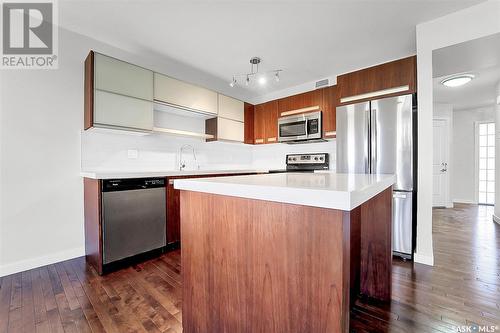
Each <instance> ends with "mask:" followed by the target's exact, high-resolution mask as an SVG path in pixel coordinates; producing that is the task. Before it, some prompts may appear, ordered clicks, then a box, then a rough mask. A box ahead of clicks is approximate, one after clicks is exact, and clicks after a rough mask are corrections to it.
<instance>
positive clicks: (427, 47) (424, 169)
mask: <svg viewBox="0 0 500 333" xmlns="http://www.w3.org/2000/svg"><path fill="white" fill-rule="evenodd" d="M498 32H500V2H499V1H495V0H490V1H487V2H484V3H481V4H479V5H476V6H473V7H470V8H467V9H464V10H461V11H458V12H455V13H452V14H450V15H446V16H443V17H441V18H438V19H436V20H433V21H429V22H425V23H422V24H419V25H417V81H418V100H419V111H418V196H417V201H418V208H417V220H418V223H417V249H416V253H415V261H416V262H419V263H424V264H428V265H433V264H434V254H433V249H432V145H433V144H432V116H433V112H432V103H433V98H432V87H433V84H432V51H433V50H435V49H439V48H442V47H446V46H450V45H454V44H458V43H463V42H466V41H468V40H472V39H475V38H480V37H484V36H488V35H492V34H494V33H498Z"/></svg>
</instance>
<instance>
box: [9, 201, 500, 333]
mask: <svg viewBox="0 0 500 333" xmlns="http://www.w3.org/2000/svg"><path fill="white" fill-rule="evenodd" d="M492 212H493V208H492V207H484V206H481V207H477V206H472V205H459V206H457V207H456V208H455V209H436V210H434V254H435V258H434V259H435V266H434V267H427V266H424V265H419V264H415V265H412V264H411V263H409V262H403V261H399V260H394V267H393V271H392V279H393V288H392V301H391V302H390V304H380V303H374V302H371V301H369V300H361V299H358V300H357V301H356V302H355V305H354V308H353V309H352V311H351V320H350V324H351V331H352V332H458V329H457V326H462V325H474V324H479V325H491V326H493V329H494V330H493V331H492V330H490V331H488V332H495V331H496V332H500V328H496V329H495V326H500V225H497V224H495V223H493V222H492V221H491V214H492ZM181 304H182V296H181V277H180V252H179V251H175V252H171V253H168V254H166V255H164V256H162V257H161V258H159V259H154V260H150V261H148V262H146V263H144V264H141V265H137V266H134V267H130V268H127V269H124V270H121V271H118V272H115V273H111V274H109V275H107V276H104V277H100V276H98V275H97V274H96V272H95V271H94V270H93V269H91V268H90V266H88V265H86V264H85V260H84V259H83V258H77V259H73V260H69V261H65V262H62V263H58V264H55V265H49V266H45V267H41V268H37V269H33V270H30V271H26V272H22V273H18V274H14V275H9V276H6V277H3V278H0V332H2V333H3V332H144V331H147V332H168V333H172V332H182V327H181V321H182V320H181V316H182V315H181ZM472 332H477V331H474V330H472ZM217 333H219V332H217ZM231 333H233V332H231ZM306 333H308V332H306ZM311 333H313V332H311Z"/></svg>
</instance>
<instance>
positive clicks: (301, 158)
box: [269, 153, 330, 173]
mask: <svg viewBox="0 0 500 333" xmlns="http://www.w3.org/2000/svg"><path fill="white" fill-rule="evenodd" d="M329 169H330V156H329V154H328V153H312V154H288V155H286V169H280V170H270V171H269V173H279V172H314V170H329Z"/></svg>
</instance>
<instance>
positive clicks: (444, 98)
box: [432, 34, 500, 110]
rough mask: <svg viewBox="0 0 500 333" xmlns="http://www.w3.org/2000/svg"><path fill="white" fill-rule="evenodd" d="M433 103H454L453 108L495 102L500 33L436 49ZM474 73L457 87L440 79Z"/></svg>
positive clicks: (498, 68) (499, 55) (464, 108)
mask: <svg viewBox="0 0 500 333" xmlns="http://www.w3.org/2000/svg"><path fill="white" fill-rule="evenodd" d="M432 62H433V76H434V79H433V80H434V102H437V103H447V104H452V105H453V109H454V110H466V109H473V108H479V107H484V106H490V105H494V104H495V103H496V96H497V91H496V86H497V85H498V83H499V82H500V34H495V35H491V36H488V37H484V38H479V39H476V40H472V41H469V42H465V43H460V44H457V45H452V46H449V47H446V48H443V49H440V50H436V51H434V53H433V56H432ZM457 73H472V74H474V75H475V76H476V77H475V78H474V80H472V81H471V82H470V83H468V84H466V85H464V86H461V87H456V88H450V87H445V86H443V85H442V84H440V82H441V81H442V80H443V79H444V78H446V77H448V76H450V75H453V74H457Z"/></svg>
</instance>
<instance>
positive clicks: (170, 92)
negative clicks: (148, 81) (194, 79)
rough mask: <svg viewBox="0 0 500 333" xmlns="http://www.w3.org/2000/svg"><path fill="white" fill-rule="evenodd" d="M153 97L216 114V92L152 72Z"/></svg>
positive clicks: (179, 105) (182, 106)
mask: <svg viewBox="0 0 500 333" xmlns="http://www.w3.org/2000/svg"><path fill="white" fill-rule="evenodd" d="M154 99H155V100H157V101H159V102H164V103H168V104H172V105H176V106H178V107H181V108H186V109H190V110H194V111H201V112H205V113H210V114H217V93H216V92H215V91H212V90H209V89H205V88H202V87H199V86H196V85H193V84H189V83H186V82H183V81H179V80H176V79H173V78H171V77H168V76H166V75H162V74H158V73H154Z"/></svg>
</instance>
